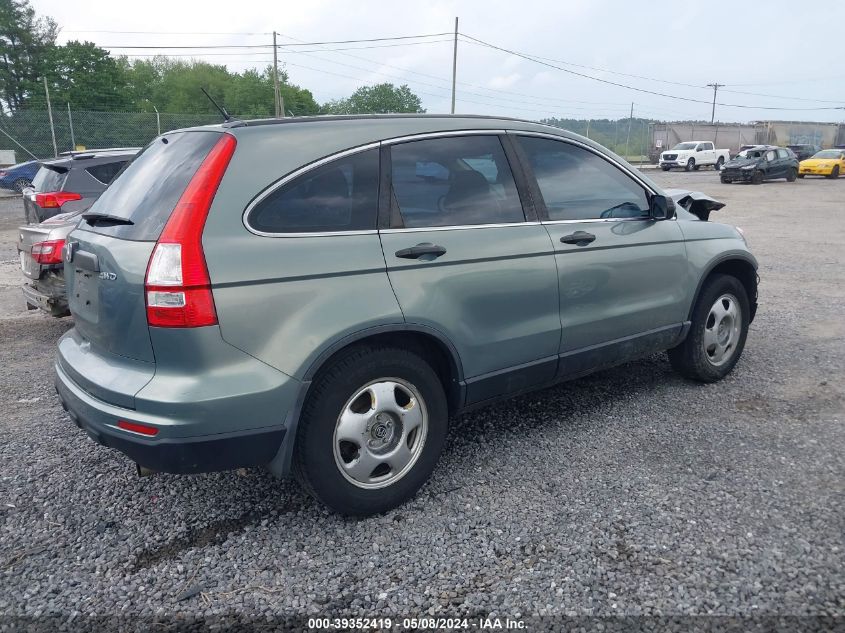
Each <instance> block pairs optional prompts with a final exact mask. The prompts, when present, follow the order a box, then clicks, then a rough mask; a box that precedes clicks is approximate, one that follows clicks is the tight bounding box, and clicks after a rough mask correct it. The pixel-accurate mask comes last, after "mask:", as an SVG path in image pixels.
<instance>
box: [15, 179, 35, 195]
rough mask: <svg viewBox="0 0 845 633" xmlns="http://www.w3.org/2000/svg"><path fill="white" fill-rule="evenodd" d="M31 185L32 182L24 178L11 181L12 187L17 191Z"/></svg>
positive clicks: (20, 191) (21, 190)
mask: <svg viewBox="0 0 845 633" xmlns="http://www.w3.org/2000/svg"><path fill="white" fill-rule="evenodd" d="M31 186H32V183H31V182H29V181H28V180H27V179H26V178H18V179H17V180H16V181H15V182H13V183H12V188H13V189H14V190H15V191H17V192H18V193H23V190H24V189H26V188H27V187H31Z"/></svg>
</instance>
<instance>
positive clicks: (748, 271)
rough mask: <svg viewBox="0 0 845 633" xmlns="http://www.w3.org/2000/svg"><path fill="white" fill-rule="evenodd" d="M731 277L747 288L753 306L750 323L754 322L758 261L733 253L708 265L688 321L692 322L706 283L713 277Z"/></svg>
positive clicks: (699, 284) (746, 255) (745, 255)
mask: <svg viewBox="0 0 845 633" xmlns="http://www.w3.org/2000/svg"><path fill="white" fill-rule="evenodd" d="M718 274H722V275H730V276H731V277H735V278H736V279H738V280H739V281H740V283H741V284H742V285H743V287H744V288H745V292H746V294H747V295H748V302H749V303H750V304H751V318H750V319H749V323H751V322H752V321H753V320H754V315H755V314H756V313H757V285H758V283H759V280H760V277H759V275H758V274H757V261H756V260H755V259H754V258H753V256H751V255H750V254H742V255H740V254H738V253H732V254H728V255H725V256H723V257H720V258H718V259H716V260H714V261H712V262H710V264H708V266H707V268H706V269H705V270H704V274H702V275H701V278H700V279H699V281H698V287H697V288H696V289H695V296H694V299H693V302H692V305H690V309H689V316H688V319H690V320H692V312H693V310H694V309H695V305H696V303H698V298H699V296H700V295H701V289H702V288H703V287H704V283H705V282H706V281H707V280H708V279H709V278H710V277H712V276H713V275H718Z"/></svg>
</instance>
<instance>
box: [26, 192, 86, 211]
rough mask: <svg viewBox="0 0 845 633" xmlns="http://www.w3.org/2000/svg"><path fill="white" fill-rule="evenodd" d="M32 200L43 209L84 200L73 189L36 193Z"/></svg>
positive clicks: (55, 207)
mask: <svg viewBox="0 0 845 633" xmlns="http://www.w3.org/2000/svg"><path fill="white" fill-rule="evenodd" d="M32 200H33V202H35V204H37V205H38V206H39V207H41V208H42V209H59V208H61V206H62V205H63V204H64V203H65V202H70V201H71V200H82V196H80V195H79V194H78V193H73V192H72V191H49V192H47V193H36V194H35V195H34V196H33V198H32Z"/></svg>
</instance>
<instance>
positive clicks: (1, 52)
mask: <svg viewBox="0 0 845 633" xmlns="http://www.w3.org/2000/svg"><path fill="white" fill-rule="evenodd" d="M57 33H58V26H57V25H56V23H55V22H54V21H53V19H52V18H36V17H35V10H34V9H33V8H32V7H31V6H30V3H29V0H0V113H3V112H6V111H8V112H14V111H16V110H18V109H19V108H21V107H23V106H24V105H26V103H27V101H28V99H29V97H30V96H31V94H32V93H33V92H34V91H37V90H38V82H39V81H40V80H41V77H42V75H43V71H44V68H45V63H46V55H45V52H46V51H47V49H49V48H50V47H52V46H53V45H54V44H55V42H56V35H57Z"/></svg>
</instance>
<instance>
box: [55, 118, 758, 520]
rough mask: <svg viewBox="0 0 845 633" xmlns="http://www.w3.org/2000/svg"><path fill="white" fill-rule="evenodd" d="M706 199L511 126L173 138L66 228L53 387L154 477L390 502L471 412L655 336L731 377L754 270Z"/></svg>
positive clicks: (684, 360) (619, 358)
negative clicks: (296, 484)
mask: <svg viewBox="0 0 845 633" xmlns="http://www.w3.org/2000/svg"><path fill="white" fill-rule="evenodd" d="M76 162H79V161H76ZM721 207H722V204H721V203H719V202H717V201H715V200H713V199H712V198H709V197H708V196H705V195H703V194H699V193H693V192H688V191H663V190H661V189H660V187H659V186H658V185H656V184H655V183H653V182H652V181H651V180H649V179H648V177H647V176H645V175H644V174H642V173H641V172H639V171H638V170H636V169H634V168H632V167H631V166H630V165H628V164H627V163H625V162H624V161H623V160H621V159H620V158H618V157H617V156H615V155H613V154H611V153H610V152H608V151H607V150H605V149H604V148H602V147H600V146H599V145H597V144H596V143H593V142H591V141H589V140H588V139H584V138H581V137H578V136H576V135H573V134H570V133H568V132H566V131H564V130H561V129H558V128H552V127H548V126H544V125H540V124H535V123H529V122H522V121H515V120H505V119H499V118H489V117H461V116H453V117H448V116H424V115H413V116H369V117H360V116H359V117H328V118H326V117H314V118H301V119H287V120H271V121H254V122H253V121H250V122H241V121H238V122H233V123H226V124H222V125H219V126H207V127H202V128H194V129H189V130H178V131H174V132H168V133H167V134H164V135H163V136H160V137H158V138H156V139H155V140H154V141H153V142H152V143H151V144H150V145H149V146H147V147H146V148H145V149H144V150H143V151H142V152H141V153H140V154H138V156H137V157H136V158H135V159H134V160H133V161H132V162H130V163H129V165H128V166H127V168H126V169H125V170H123V171H122V172H121V173H120V174H119V175H118V176H117V178H116V179H115V180H114V182H113V183H112V184H111V185H110V186H109V188H108V189H107V190H106V191H105V193H104V194H103V195H102V196H101V197H100V198H99V199H98V200H97V201H96V202H95V203H94V205H93V206H92V207H91V208H90V209H89V210H88V211H86V212H84V213H82V215H81V216H80V217H81V221H80V222H79V224H78V225H77V226H76V228H75V229H74V230H73V231H72V232H71V233H70V235H68V236H67V237H66V242H65V245H64V247H63V249H62V251H63V261H64V264H65V272H66V281H67V287H68V290H69V293H68V294H69V308H70V311H71V312H72V314H73V317H74V327H73V328H72V329H71V330H70V331H69V332H68V333H67V334H66V335H65V336H63V337H62V338H61V339H60V341H59V344H58V355H57V361H56V366H55V367H56V389H57V391H58V394H59V397H60V399H61V401H62V404H63V406H64V407H65V409H66V410H67V411H68V413H69V415H70V417H71V419H72V420H73V421H74V422H75V423H76V424H77V425H78V426H79V427H81V428H82V429H84V430H85V431H86V432H87V434H88V435H89V436H90V437H91V438H93V439H94V440H95V441H97V442H98V443H100V444H102V445H104V446H107V447H111V448H114V449H117V450H119V451H122V452H123V453H125V454H126V455H127V456H129V457H130V458H131V459H132V460H133V461H135V462H136V463H137V464H139V467H140V468H141V469H143V470H144V471H149V470H152V471H166V472H175V473H193V472H206V471H216V470H224V469H230V468H238V467H266V468H268V469H269V470H270V471H271V472H273V473H275V474H277V475H284V474H287V473H289V472H293V473H294V474H295V475H296V477H297V478H298V479H299V480H300V482H302V484H303V486H304V488H305V489H306V490H307V491H309V492H310V493H311V494H312V495H314V496H315V497H316V498H317V499H319V500H321V501H323V502H324V503H325V504H327V505H328V506H330V507H332V508H333V509H335V510H337V511H339V512H342V513H345V514H356V515H366V514H372V513H378V512H383V511H385V510H387V509H389V508H392V507H394V506H396V505H398V504H400V503H402V502H403V501H405V500H407V499H409V498H410V497H412V496H413V495H414V494H415V493H416V491H417V490H418V489H419V488H420V486H421V485H422V484H423V483H424V482H425V481H426V479H427V478H428V477H429V475H430V474H431V472H432V471H433V469H434V468H435V465H436V463H437V460H438V456H439V454H440V452H441V449H442V448H443V445H444V442H445V440H446V437H447V428H448V422H449V419H450V416H452V415H455V414H457V413H459V412H461V411H464V410H466V409H468V408H470V407H474V406H479V405H483V404H486V403H491V402H493V401H495V400H496V399H499V398H502V397H507V396H510V395H513V394H518V393H522V392H524V391H527V390H531V389H537V388H540V387H544V386H548V385H552V384H555V383H557V382H559V381H562V380H567V379H570V378H574V377H577V376H583V375H585V374H587V373H589V372H592V371H595V370H597V369H600V368H603V367H608V366H611V365H615V364H618V363H622V362H625V361H627V360H629V359H633V358H636V357H639V356H642V355H645V354H650V353H653V352H656V351H663V350H668V354H669V359H670V361H671V364H672V366H673V367H674V368H675V369H676V370H677V371H679V372H680V373H681V374H683V375H684V376H687V377H689V378H692V379H695V380H698V381H704V382H711V381H715V380H718V379H720V378H722V377H723V376H725V375H726V374H728V373H729V372H730V371H731V370H732V368H733V367H734V365H735V364H736V362H737V361H738V360H739V357H740V355H741V354H742V350H743V347H744V345H745V339H746V333H747V331H748V325H749V323H750V322H751V321H752V319H753V318H754V314H755V311H756V306H757V279H758V278H757V272H756V269H757V263H756V260H755V259H754V257H753V255H752V254H751V253H750V252H749V250H748V247H747V244H746V242H745V239H744V237H743V235H742V233H741V232H740V231H739V230H738V229H736V228H734V227H731V226H727V225H723V224H718V223H713V222H709V221H707V220H708V217H709V215H710V213H711V212H712V211H715V210H718V209H719V208H721Z"/></svg>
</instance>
